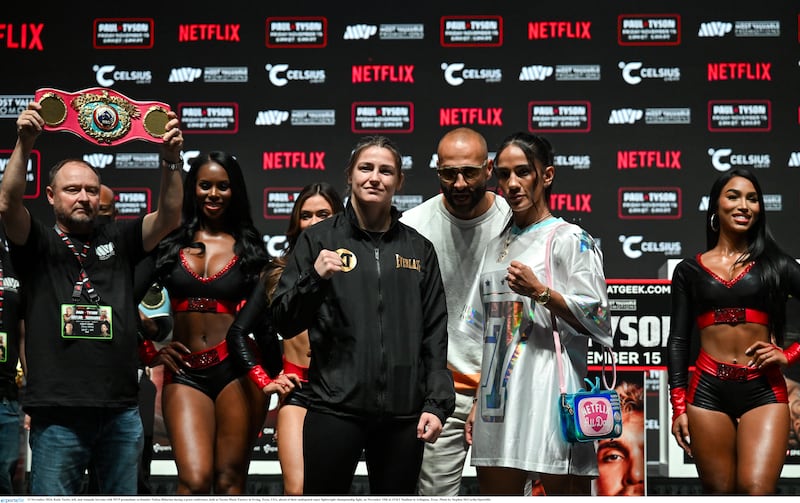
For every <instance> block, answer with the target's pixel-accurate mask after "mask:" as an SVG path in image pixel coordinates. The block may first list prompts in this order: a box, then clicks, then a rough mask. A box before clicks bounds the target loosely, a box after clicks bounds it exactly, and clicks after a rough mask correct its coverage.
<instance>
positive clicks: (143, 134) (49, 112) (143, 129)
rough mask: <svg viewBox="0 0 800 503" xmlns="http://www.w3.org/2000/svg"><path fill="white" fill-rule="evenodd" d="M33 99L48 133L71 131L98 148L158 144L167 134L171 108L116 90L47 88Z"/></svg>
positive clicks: (37, 93) (38, 92) (102, 88)
mask: <svg viewBox="0 0 800 503" xmlns="http://www.w3.org/2000/svg"><path fill="white" fill-rule="evenodd" d="M34 100H35V101H37V102H38V103H39V104H40V105H41V106H42V109H41V111H40V112H39V114H40V115H41V116H42V119H44V122H45V126H44V129H45V130H49V131H69V132H70V133H75V134H77V135H78V136H81V137H83V138H84V139H86V140H88V141H90V142H92V143H96V144H98V145H107V146H111V145H117V144H119V143H125V142H127V141H131V140H146V141H152V142H155V141H158V140H159V139H161V137H162V136H164V133H165V132H166V125H167V122H168V121H169V118H168V117H167V112H169V110H170V108H169V105H167V104H165V103H161V102H158V101H148V102H143V101H133V100H132V99H130V98H128V97H126V96H125V95H123V94H120V93H118V92H116V91H114V90H113V89H107V88H104V87H92V88H89V89H84V90H82V91H78V92H75V93H68V92H65V91H60V90H58V89H50V88H44V89H39V90H37V91H36V94H35V95H34Z"/></svg>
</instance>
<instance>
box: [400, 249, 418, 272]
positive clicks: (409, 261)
mask: <svg viewBox="0 0 800 503" xmlns="http://www.w3.org/2000/svg"><path fill="white" fill-rule="evenodd" d="M394 260H395V269H414V270H415V271H422V261H421V260H420V259H418V258H405V257H401V256H400V255H398V254H396V253H395V254H394Z"/></svg>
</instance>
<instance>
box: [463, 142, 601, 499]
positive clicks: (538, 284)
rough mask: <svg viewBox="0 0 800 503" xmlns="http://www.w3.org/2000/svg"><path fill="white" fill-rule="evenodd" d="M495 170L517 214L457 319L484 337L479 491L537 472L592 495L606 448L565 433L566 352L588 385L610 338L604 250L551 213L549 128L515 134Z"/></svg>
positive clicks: (517, 487)
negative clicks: (595, 358)
mask: <svg viewBox="0 0 800 503" xmlns="http://www.w3.org/2000/svg"><path fill="white" fill-rule="evenodd" d="M494 172H495V175H496V176H497V179H498V183H499V186H500V189H501V190H502V193H503V195H504V197H505V198H506V200H507V201H508V204H509V206H510V207H511V211H512V217H511V220H510V221H509V223H508V225H507V226H506V228H505V230H504V231H503V232H502V233H501V234H500V236H498V237H497V238H496V239H494V240H493V241H492V242H490V243H489V245H488V246H487V247H486V251H485V253H484V257H483V263H482V265H481V267H480V273H479V274H478V277H477V278H476V279H475V282H474V283H473V286H472V290H471V293H470V294H469V296H468V299H469V300H468V303H467V306H466V307H465V309H464V312H463V314H462V320H461V323H460V326H461V327H462V330H463V331H464V336H465V337H467V336H469V337H475V338H477V337H480V338H482V339H483V341H484V351H483V359H482V362H483V363H482V366H481V383H480V386H479V387H478V395H477V396H476V403H475V405H474V406H473V408H472V411H471V412H470V415H469V417H468V419H467V424H466V426H465V434H466V437H467V442H469V443H472V464H473V465H475V466H476V468H477V473H478V484H479V487H480V492H481V494H491V495H517V496H521V495H523V494H524V491H525V486H526V483H527V482H528V481H529V480H536V479H538V480H540V481H541V482H542V486H543V489H544V491H545V492H546V493H547V494H548V495H567V494H569V495H580V494H583V495H588V494H589V493H590V492H591V479H592V477H595V476H597V474H598V470H597V457H596V455H595V451H594V446H593V444H591V443H569V442H567V440H566V439H565V438H564V436H563V435H562V432H561V425H560V422H559V410H558V402H559V395H560V391H559V377H558V375H559V374H558V365H557V359H561V361H562V363H563V368H564V378H565V381H566V385H567V390H568V391H569V392H574V391H577V390H578V389H579V388H583V379H584V377H586V372H587V357H588V343H589V339H590V338H591V339H592V340H593V341H594V342H595V343H597V344H601V345H604V346H611V327H610V323H609V318H608V299H607V295H606V283H605V277H604V275H603V260H602V255H601V253H600V250H599V249H598V248H597V246H596V245H595V242H594V240H593V239H592V237H591V236H590V235H589V234H587V233H586V231H584V230H583V229H581V228H580V227H579V226H577V225H574V224H568V223H566V222H564V221H563V220H562V219H560V218H556V217H554V216H553V215H552V214H551V213H550V209H549V206H548V202H549V199H550V197H549V196H550V191H551V189H552V184H553V179H554V177H555V169H554V168H553V150H552V147H551V146H550V143H549V142H548V141H547V140H546V139H545V138H543V137H541V136H536V135H531V134H528V133H516V134H513V135H511V136H509V137H507V138H506V139H505V140H504V141H503V143H502V144H501V145H500V147H499V148H498V149H497V154H496V156H495V159H494ZM553 317H555V320H556V323H557V325H558V331H559V333H560V339H561V344H560V345H561V350H562V351H561V353H560V354H559V353H556V348H555V343H554V340H553V327H552V324H553V321H552V320H553V319H554V318H553Z"/></svg>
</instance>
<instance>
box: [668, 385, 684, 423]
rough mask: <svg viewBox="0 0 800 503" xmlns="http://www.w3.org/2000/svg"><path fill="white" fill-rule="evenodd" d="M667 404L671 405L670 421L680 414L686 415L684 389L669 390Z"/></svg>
mask: <svg viewBox="0 0 800 503" xmlns="http://www.w3.org/2000/svg"><path fill="white" fill-rule="evenodd" d="M669 402H670V403H671V404H672V420H673V421H675V418H676V417H678V416H680V415H681V414H686V388H672V389H671V390H669Z"/></svg>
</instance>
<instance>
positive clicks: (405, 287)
mask: <svg viewBox="0 0 800 503" xmlns="http://www.w3.org/2000/svg"><path fill="white" fill-rule="evenodd" d="M347 182H348V185H349V188H350V201H349V203H348V204H347V208H346V209H345V212H344V213H339V214H337V215H335V216H333V217H331V218H329V219H327V220H325V221H323V222H320V223H318V224H317V225H315V226H313V227H311V228H309V229H307V230H306V231H305V232H304V233H303V234H301V235H300V237H299V239H298V241H297V244H296V247H295V249H294V252H293V254H292V256H291V257H289V261H288V264H287V266H286V269H285V270H284V272H283V275H282V276H281V279H280V282H279V284H278V288H277V290H276V292H275V296H274V298H273V303H272V314H273V316H274V322H275V324H276V326H277V328H278V330H279V332H280V333H281V334H297V333H300V332H302V331H303V330H308V333H309V339H310V341H311V355H312V357H311V367H310V369H309V382H308V384H307V385H308V386H309V387H310V391H311V393H310V400H311V403H310V407H309V411H308V415H307V416H306V420H305V425H304V429H303V446H304V447H303V456H304V458H305V474H304V477H305V487H304V493H305V494H307V495H309V494H346V493H347V492H349V490H350V485H351V483H352V479H353V474H354V472H355V468H356V464H357V463H358V460H359V459H360V457H361V452H362V449H363V450H364V451H365V455H366V462H367V470H368V473H369V482H370V492H371V493H372V494H413V493H414V491H415V486H416V482H417V477H418V474H419V469H420V464H421V462H422V452H423V441H424V442H435V441H436V438H438V436H439V433H440V432H441V428H442V425H443V424H444V421H445V419H446V418H447V417H448V416H449V415H450V414H451V413H452V411H453V408H454V406H455V392H454V389H453V379H452V375H451V373H450V371H449V370H448V369H447V328H446V327H447V309H446V306H445V296H444V288H443V286H442V280H441V276H440V273H439V265H438V261H437V258H436V253H435V251H434V249H433V245H432V244H431V243H430V242H429V241H428V240H427V239H425V238H424V237H422V236H421V235H420V234H418V233H417V232H416V231H414V230H413V229H411V228H410V227H407V226H406V225H404V224H402V223H400V222H399V221H398V217H399V214H398V212H397V210H396V209H395V208H393V207H392V205H391V203H392V196H393V195H394V193H395V191H396V190H398V189H399V188H400V187H401V186H402V182H403V175H402V172H401V171H400V154H399V152H398V150H397V148H396V147H395V146H394V144H393V143H392V142H391V141H390V140H388V139H387V138H385V137H380V136H373V137H366V138H364V139H362V140H361V142H359V143H358V144H357V145H356V147H355V149H354V150H353V153H352V155H351V157H350V162H349V164H348V167H347Z"/></svg>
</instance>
